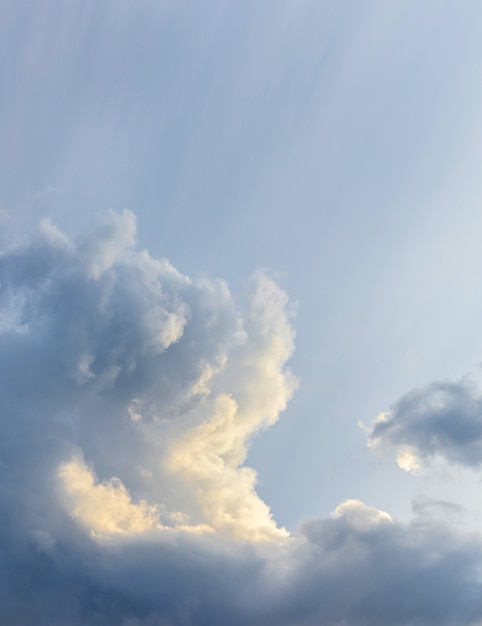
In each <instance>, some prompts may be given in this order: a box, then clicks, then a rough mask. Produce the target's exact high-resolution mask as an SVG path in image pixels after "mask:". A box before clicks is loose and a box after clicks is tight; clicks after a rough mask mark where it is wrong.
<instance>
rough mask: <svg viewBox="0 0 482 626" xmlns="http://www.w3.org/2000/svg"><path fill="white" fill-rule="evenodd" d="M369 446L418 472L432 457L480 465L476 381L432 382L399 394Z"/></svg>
mask: <svg viewBox="0 0 482 626" xmlns="http://www.w3.org/2000/svg"><path fill="white" fill-rule="evenodd" d="M369 446H370V447H371V448H373V449H378V450H380V451H385V452H388V453H391V452H394V453H395V454H396V455H397V461H398V463H399V465H400V466H401V467H402V468H403V469H406V470H409V471H410V470H416V469H417V468H418V467H419V466H420V465H422V464H423V463H426V462H430V460H431V459H434V458H437V459H440V458H441V459H444V460H445V461H448V462H451V463H457V464H460V465H464V466H468V467H473V468H475V467H479V466H480V465H481V464H482V396H481V393H480V390H479V388H478V387H477V385H476V384H475V383H474V382H471V381H470V380H466V379H462V380H460V381H440V382H433V383H431V384H429V385H426V386H425V387H421V388H420V389H415V390H413V391H411V392H409V393H407V394H405V395H404V396H402V397H401V398H400V399H399V400H398V401H397V402H395V404H393V406H391V407H390V409H389V411H387V412H386V413H382V414H381V415H380V416H379V417H378V418H377V420H376V421H375V423H374V425H373V427H372V429H371V430H370V433H369Z"/></svg>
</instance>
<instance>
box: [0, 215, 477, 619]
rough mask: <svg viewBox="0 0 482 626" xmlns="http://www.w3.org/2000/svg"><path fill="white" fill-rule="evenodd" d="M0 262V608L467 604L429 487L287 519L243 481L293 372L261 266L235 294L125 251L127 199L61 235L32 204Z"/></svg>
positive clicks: (63, 614) (192, 609) (129, 221)
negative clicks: (30, 229) (393, 503)
mask: <svg viewBox="0 0 482 626" xmlns="http://www.w3.org/2000/svg"><path fill="white" fill-rule="evenodd" d="M0 281H1V287H0V313H1V315H0V370H1V378H0V428H1V437H0V523H1V528H2V534H1V536H0V579H1V580H2V585H1V586H0V623H2V624H5V625H10V624H12V625H13V624H15V626H19V625H23V624H25V625H27V624H32V623H35V624H39V625H44V624H45V625H47V624H49V625H51V624H71V625H73V626H77V625H79V626H80V625H82V626H110V625H114V624H115V625H119V624H120V625H122V626H167V625H180V626H187V625H189V626H191V625H200V626H203V625H206V626H208V625H209V626H216V625H225V624H232V625H237V624H239V625H246V624H250V625H253V626H257V625H259V626H261V625H262V626H265V625H266V624H277V625H278V626H312V625H313V626H315V625H316V626H319V625H320V624H326V625H333V626H342V625H343V626H367V625H370V626H386V624H387V623H390V624H393V625H400V626H401V625H406V626H408V625H410V626H414V625H417V626H419V625H420V626H424V625H427V626H428V625H432V624H437V625H438V626H455V625H457V626H475V625H476V624H480V623H481V620H482V585H481V575H480V573H481V571H482V570H481V566H482V554H481V549H482V543H481V540H480V537H479V536H478V535H468V534H463V533H460V532H458V531H457V530H456V529H454V528H452V527H450V526H448V525H447V524H446V523H445V522H444V521H443V520H442V519H440V518H439V517H437V515H434V514H430V515H427V514H426V513H427V510H428V509H427V507H428V508H430V506H429V505H427V503H421V504H420V503H419V506H418V509H415V513H416V516H415V518H414V520H413V521H412V522H411V523H410V524H408V525H407V524H400V523H398V522H396V521H394V520H393V519H392V518H391V517H390V515H389V514H388V513H386V512H383V511H379V510H377V509H373V508H370V507H368V506H366V505H365V504H363V503H362V502H360V501H358V500H349V501H347V502H344V503H342V504H341V505H339V506H338V507H337V509H336V510H335V511H334V513H333V514H332V515H331V516H330V517H329V518H326V519H316V520H311V521H308V522H305V523H304V524H302V526H301V527H300V529H299V530H298V531H297V532H295V533H293V534H291V535H289V534H288V533H287V531H286V530H285V529H283V528H280V527H279V526H278V525H277V524H276V522H275V520H274V519H273V517H272V515H271V513H270V509H269V506H268V505H267V504H266V503H265V502H263V501H262V500H261V498H260V497H259V496H258V494H257V493H256V473H255V472H254V470H253V469H251V468H250V467H249V466H248V465H247V464H246V461H247V454H248V450H249V443H250V441H251V439H252V437H253V436H255V435H256V433H257V432H259V431H260V430H261V429H264V428H267V427H269V426H270V425H271V424H273V423H274V422H275V421H276V420H277V419H278V417H279V415H280V413H281V412H282V411H283V410H284V409H285V407H286V404H287V402H288V401H289V399H290V397H291V395H292V393H293V391H294V390H295V388H296V385H297V382H296V379H295V378H294V376H293V375H292V374H291V372H290V370H289V369H288V368H287V365H286V364H287V361H288V360H289V358H290V356H291V354H292V352H293V345H294V332H293V329H292V326H291V320H290V318H291V309H290V304H289V302H288V299H287V296H286V294H285V293H284V292H283V291H282V290H281V289H280V288H279V287H278V286H277V285H276V284H275V283H274V282H273V281H272V280H271V279H270V278H269V277H268V276H267V275H266V274H265V273H263V272H260V271H258V272H256V273H255V274H254V275H253V277H252V278H251V279H250V281H249V285H248V287H247V290H246V293H245V295H244V298H243V299H241V300H238V301H236V300H235V299H234V298H233V296H232V295H231V294H230V292H229V289H228V287H227V285H226V284H225V283H224V282H223V281H221V280H208V279H194V280H193V279H191V278H189V277H187V276H184V275H182V274H181V273H180V272H178V271H177V270H176V269H175V268H174V267H173V266H172V265H171V264H170V263H169V262H168V261H166V260H158V259H155V258H153V257H152V256H151V255H150V254H149V253H148V252H146V251H138V250H137V249H136V224H135V217H134V215H133V214H132V213H130V212H129V211H124V212H123V213H122V214H117V213H114V212H111V213H108V214H106V215H105V216H104V218H103V219H102V220H100V222H99V223H98V224H97V226H96V227H95V228H94V229H93V230H92V232H91V233H89V234H87V235H86V236H84V237H83V238H81V239H78V240H72V239H70V238H69V237H67V236H66V235H65V234H64V233H62V232H60V231H59V230H58V229H57V228H56V227H55V226H54V225H52V224H51V223H49V222H44V223H42V225H41V227H40V230H39V233H38V236H37V237H36V238H34V239H33V240H32V241H30V242H29V243H28V244H26V245H24V246H23V247H18V248H15V249H10V250H5V251H4V252H3V253H2V255H1V256H0ZM446 393H447V392H446ZM449 395H450V394H449ZM452 396H453V397H454V398H455V397H456V398H459V397H462V396H463V394H462V396H459V395H457V394H455V395H454V394H452ZM452 396H450V397H452ZM444 397H445V396H444ZM454 402H455V400H454ZM466 403H468V404H467V406H469V404H470V403H469V402H468V399H467V400H466ZM415 404H416V403H415ZM415 404H414V405H413V406H415ZM396 406H397V407H398V406H399V405H396ZM400 406H401V405H400ZM464 406H465V405H464ZM402 414H403V415H409V412H405V413H403V412H402V411H401V409H400V410H398V412H395V413H394V415H396V416H398V415H400V416H401V415H402ZM467 415H468V416H469V413H467ZM470 415H471V414H470ZM474 415H475V414H474ZM390 419H392V420H393V419H395V418H394V417H393V416H392V417H389V418H388V420H387V421H385V422H381V421H380V422H379V423H377V424H376V425H375V427H374V431H373V441H385V439H384V437H385V435H384V434H383V433H384V432H387V433H388V432H390V429H389V428H387V427H385V430H384V429H383V427H382V426H381V425H382V424H386V423H390ZM395 421H396V422H397V423H398V422H401V421H403V420H401V419H400V418H397V420H395ZM414 430H416V429H415V428H414ZM422 430H423V429H422ZM393 431H396V428H394V429H393ZM387 441H388V439H387ZM390 441H391V440H390ZM394 441H395V440H394ZM399 443H400V444H403V445H405V444H406V443H407V440H406V437H405V438H403V437H402V438H401V439H400V440H398V439H397V440H396V441H395V445H399ZM409 443H410V445H413V441H410V442H409ZM435 508H436V507H434V506H432V507H431V508H430V511H433V510H435Z"/></svg>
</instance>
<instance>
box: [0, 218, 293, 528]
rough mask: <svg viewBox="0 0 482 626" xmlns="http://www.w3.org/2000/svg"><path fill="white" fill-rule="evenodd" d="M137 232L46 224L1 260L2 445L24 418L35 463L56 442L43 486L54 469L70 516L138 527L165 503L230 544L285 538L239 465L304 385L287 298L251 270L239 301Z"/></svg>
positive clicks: (111, 223)
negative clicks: (146, 246)
mask: <svg viewBox="0 0 482 626" xmlns="http://www.w3.org/2000/svg"><path fill="white" fill-rule="evenodd" d="M135 231H136V223H135V217H134V215H133V214H132V213H131V212H129V211H124V212H123V213H121V214H117V213H114V212H110V213H108V214H106V215H105V216H104V217H103V218H102V220H101V221H100V223H99V225H98V227H97V228H96V229H95V230H94V231H93V232H92V233H90V234H89V235H88V236H86V237H84V238H83V239H81V240H80V241H77V242H74V241H71V240H70V239H69V238H68V237H67V236H66V235H64V234H63V233H61V232H60V231H59V230H58V229H57V228H56V227H55V226H53V225H52V224H50V223H48V222H46V223H44V224H42V226H41V229H40V232H39V235H38V237H37V238H36V239H35V240H34V241H32V242H31V243H30V244H29V245H27V246H25V247H23V248H21V249H16V250H13V251H8V252H7V253H5V254H4V255H3V256H2V257H1V258H0V280H1V281H2V289H1V294H0V298H1V302H2V307H3V309H4V311H5V314H4V315H3V316H2V319H3V324H2V327H1V334H0V347H1V353H2V358H3V359H4V363H8V364H9V366H8V372H7V374H6V376H5V377H4V379H3V385H2V387H3V389H2V397H3V405H4V407H5V411H6V412H7V411H8V412H10V413H12V412H13V414H11V415H10V419H9V420H8V421H7V422H6V424H5V427H4V428H5V430H6V435H7V438H8V437H9V436H12V437H14V436H17V433H18V435H19V436H20V431H21V427H20V423H23V425H24V426H23V428H24V430H23V441H22V446H24V448H25V450H26V452H25V453H27V450H28V454H29V455H30V457H31V459H32V463H33V464H35V463H38V462H39V461H40V459H42V458H44V457H43V453H44V449H45V446H47V442H46V441H44V440H45V439H48V440H49V445H50V450H49V454H48V460H49V462H48V467H42V466H41V465H42V464H41V463H40V466H41V467H36V468H35V471H36V473H37V474H38V476H39V480H40V479H42V480H44V482H45V484H47V483H48V482H49V481H52V480H53V478H54V474H56V475H57V476H60V477H61V478H62V480H63V490H64V492H66V493H67V492H68V498H64V500H66V501H69V502H70V505H69V507H70V510H71V513H72V515H74V517H76V518H77V519H79V520H82V522H83V524H84V525H90V529H91V530H92V531H94V532H107V529H109V528H110V529H111V530H112V532H120V530H121V529H122V530H123V531H124V532H140V530H145V529H147V528H149V527H151V526H152V525H153V524H154V526H155V525H156V524H157V522H155V519H156V516H155V515H154V513H153V512H154V510H155V507H161V508H162V509H163V510H164V509H165V510H166V519H167V520H169V519H170V520H173V519H177V518H178V517H179V514H182V515H183V516H184V518H183V519H191V518H192V520H193V522H192V523H193V525H195V526H196V527H199V525H200V524H201V525H203V524H205V527H206V528H207V527H212V528H214V529H216V530H217V531H220V532H226V533H227V534H230V535H232V536H234V537H236V536H239V537H243V538H250V539H252V540H266V539H270V538H272V537H278V536H284V535H286V532H285V531H283V530H282V529H279V528H278V527H277V525H276V523H275V522H274V520H273V519H272V516H271V514H270V510H269V507H268V506H267V505H266V504H265V503H264V502H262V500H261V499H260V498H259V496H258V495H257V494H256V491H255V485H256V473H255V472H254V470H252V469H250V468H248V467H245V466H244V463H245V460H246V455H247V449H248V445H249V441H250V439H251V437H252V436H253V435H254V434H255V433H256V432H257V431H259V430H260V429H261V428H264V427H266V426H268V425H270V424H272V423H273V422H274V421H276V420H277V419H278V416H279V413H280V412H281V411H282V410H283V409H284V408H285V407H286V403H287V401H288V400H289V398H290V396H291V394H292V392H293V390H294V388H295V384H296V383H295V379H294V377H293V376H292V375H291V374H290V372H289V370H287V369H286V367H285V363H286V361H287V360H288V359H289V357H290V356H291V353H292V350H293V331H292V328H291V326H290V322H289V311H288V301H287V298H286V295H285V294H284V293H283V292H282V291H281V290H280V289H279V288H278V287H277V286H276V285H275V284H274V283H273V282H272V281H271V280H270V279H269V278H268V277H267V276H266V275H265V274H263V273H262V272H257V273H256V274H255V275H254V276H253V277H252V279H251V282H250V288H249V290H248V295H247V297H246V302H245V303H244V304H242V305H240V306H238V305H237V304H236V303H235V302H234V300H233V298H232V296H231V294H230V292H229V289H228V287H227V285H226V284H225V283H224V282H223V281H221V280H207V279H200V280H191V279H190V278H188V277H187V276H183V275H181V274H180V273H179V272H177V271H176V270H175V269H174V267H172V265H171V264H170V263H169V262H168V261H166V260H157V259H154V258H152V257H151V256H150V255H149V253H148V252H146V251H142V252H138V251H136V250H135V248H134V246H135ZM26 388H28V393H25V389H26ZM20 395H21V396H22V401H21V402H20V404H19V402H18V396H20ZM7 407H8V409H7ZM32 422H34V423H35V424H36V425H37V426H38V428H39V429H40V424H41V428H42V430H43V431H44V432H43V433H42V435H41V436H40V437H37V436H36V437H35V438H33V437H31V436H30V434H29V433H30V432H31V431H30V430H28V428H30V424H31V423H32ZM54 440H55V442H54ZM77 452H79V453H80V457H81V458H84V459H85V460H86V462H87V464H88V466H86V465H85V464H84V462H83V461H82V462H80V461H78V460H75V458H79V457H78V456H77ZM4 454H5V455H6V460H5V462H6V463H7V465H12V466H17V465H18V464H19V463H20V460H19V458H13V456H12V455H13V454H14V452H13V451H11V452H7V451H6V452H5V453H4ZM46 456H47V455H46ZM72 459H74V460H72ZM55 463H57V467H56V468H54V467H53V464H55ZM140 465H141V466H142V467H143V468H144V469H143V472H135V476H132V471H131V469H132V468H133V467H134V468H135V467H138V466H140ZM59 468H60V469H59ZM89 468H90V469H89ZM94 473H96V474H97V475H98V482H96V483H95V482H94V478H93V476H94ZM148 476H149V477H151V479H150V480H148V479H147V477H148ZM40 477H41V478H40ZM129 494H132V500H131V495H129ZM134 502H137V504H134ZM156 510H157V509H156ZM96 515H97V516H98V519H96Z"/></svg>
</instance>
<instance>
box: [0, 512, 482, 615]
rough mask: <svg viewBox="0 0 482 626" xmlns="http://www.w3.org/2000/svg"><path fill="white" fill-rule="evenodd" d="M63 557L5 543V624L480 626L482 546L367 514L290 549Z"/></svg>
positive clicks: (59, 550) (311, 529)
mask: <svg viewBox="0 0 482 626" xmlns="http://www.w3.org/2000/svg"><path fill="white" fill-rule="evenodd" d="M78 534H79V533H78V531H77V533H76V532H75V531H74V532H73V534H72V536H70V537H69V540H68V542H67V543H62V544H57V545H56V546H55V547H53V548H48V547H45V546H39V544H38V543H37V544H36V543H35V542H34V541H33V540H31V541H30V542H27V541H26V540H24V541H23V542H22V541H20V540H19V541H18V542H17V543H16V544H15V545H12V544H11V542H9V543H8V545H6V544H5V543H4V542H2V554H3V559H2V570H3V572H2V574H3V575H4V576H2V577H3V580H6V581H7V582H6V584H4V585H2V591H1V592H0V593H1V594H2V603H1V608H0V618H1V621H2V623H3V624H30V623H36V624H64V623H69V624H73V625H74V626H75V625H77V624H85V625H89V626H90V625H91V624H92V625H93V624H95V625H109V626H111V625H114V624H125V625H134V624H138V625H142V626H147V625H151V624H152V625H156V626H158V625H167V624H173V625H178V624H179V625H185V624H186V625H188V624H189V625H200V626H208V625H210V626H215V625H218V624H219V625H221V624H227V623H229V624H234V625H240V626H241V625H244V624H252V625H253V626H264V625H265V624H273V623H274V624H277V625H279V626H318V625H319V624H330V625H331V624H333V625H341V624H344V625H350V626H368V625H370V626H386V624H387V623H389V624H394V625H412V624H417V625H421V626H422V625H425V626H429V625H430V626H431V625H435V624H437V625H440V626H449V625H450V626H455V625H458V626H463V625H469V624H470V625H475V624H477V623H479V622H480V619H481V618H482V589H481V583H480V564H481V547H482V546H481V544H480V540H479V538H478V537H474V536H463V535H460V534H458V533H457V532H455V531H453V530H450V529H449V528H448V527H446V526H444V525H442V524H440V523H436V522H434V521H432V522H430V523H429V522H427V521H426V520H420V521H417V520H415V521H414V522H412V523H411V524H410V525H402V524H397V523H394V522H393V521H390V520H389V519H386V518H383V517H382V518H379V517H377V514H376V512H375V511H374V510H373V509H368V507H364V506H363V505H362V504H361V503H359V502H351V503H347V504H346V505H344V507H342V508H341V509H340V510H338V512H337V514H336V515H334V516H333V517H332V518H329V519H321V520H313V521H311V522H308V523H306V524H305V525H304V527H303V528H302V529H301V532H300V533H299V534H298V535H297V536H296V537H293V538H292V539H290V540H289V541H288V542H287V543H285V544H284V545H273V544H269V545H266V546H263V547H260V546H256V547H253V546H252V545H248V544H246V543H233V542H231V541H227V540H223V539H222V538H220V537H219V536H217V537H215V538H214V537H206V536H204V537H193V536H186V535H184V536H177V537H171V538H166V537H165V536H164V537H156V536H155V535H151V536H146V537H143V538H142V539H135V540H132V539H130V540H127V541H117V542H112V543H111V544H109V545H95V544H94V542H93V541H92V540H90V543H89V541H88V540H86V539H85V538H84V539H82V538H81V537H79V536H78Z"/></svg>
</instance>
